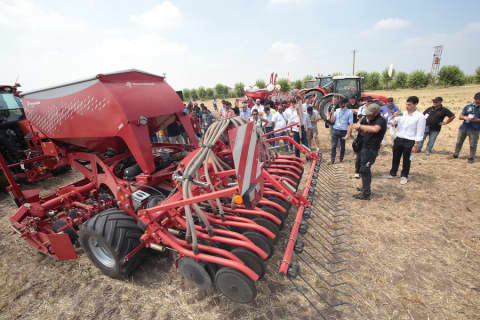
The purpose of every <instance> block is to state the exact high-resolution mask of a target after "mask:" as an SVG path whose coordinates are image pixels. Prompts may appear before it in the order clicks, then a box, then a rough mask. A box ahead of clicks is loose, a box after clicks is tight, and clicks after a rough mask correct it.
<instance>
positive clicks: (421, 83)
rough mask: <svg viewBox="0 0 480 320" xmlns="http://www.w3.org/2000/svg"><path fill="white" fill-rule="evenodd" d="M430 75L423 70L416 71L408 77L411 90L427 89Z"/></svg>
mask: <svg viewBox="0 0 480 320" xmlns="http://www.w3.org/2000/svg"><path fill="white" fill-rule="evenodd" d="M428 78H429V77H428V74H426V73H425V71H423V70H415V71H413V72H412V73H410V74H409V75H408V81H407V85H408V87H409V88H425V87H426V86H427V85H428Z"/></svg>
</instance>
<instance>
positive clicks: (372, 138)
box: [352, 103, 387, 200]
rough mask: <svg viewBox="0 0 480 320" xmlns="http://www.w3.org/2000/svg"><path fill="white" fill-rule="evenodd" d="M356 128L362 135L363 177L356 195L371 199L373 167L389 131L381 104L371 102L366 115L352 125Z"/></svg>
mask: <svg viewBox="0 0 480 320" xmlns="http://www.w3.org/2000/svg"><path fill="white" fill-rule="evenodd" d="M352 128H353V129H354V130H357V131H358V134H359V135H361V136H362V139H361V146H359V148H360V151H359V157H360V169H359V173H360V175H361V177H362V188H361V189H360V191H361V192H360V193H359V194H356V195H354V196H353V197H354V198H355V199H359V200H370V196H371V194H372V192H371V187H370V186H371V184H372V171H371V167H372V165H373V164H374V163H375V159H376V158H377V156H378V150H379V149H380V144H381V142H382V140H383V137H384V136H385V131H387V121H385V119H384V118H383V117H382V116H381V115H380V106H379V105H378V104H376V103H372V104H369V105H368V107H367V109H366V111H365V117H364V118H363V119H362V120H360V121H358V122H357V123H354V124H353V125H352Z"/></svg>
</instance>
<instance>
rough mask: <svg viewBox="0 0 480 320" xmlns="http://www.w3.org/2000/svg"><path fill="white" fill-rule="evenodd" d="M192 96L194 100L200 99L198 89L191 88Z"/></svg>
mask: <svg viewBox="0 0 480 320" xmlns="http://www.w3.org/2000/svg"><path fill="white" fill-rule="evenodd" d="M190 97H191V98H192V100H198V91H197V89H191V90H190Z"/></svg>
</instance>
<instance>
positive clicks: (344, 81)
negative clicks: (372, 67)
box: [303, 76, 387, 119]
mask: <svg viewBox="0 0 480 320" xmlns="http://www.w3.org/2000/svg"><path fill="white" fill-rule="evenodd" d="M327 78H328V77H327ZM325 81H328V80H325ZM362 82H363V78H362V77H358V76H335V77H332V78H331V82H328V83H327V84H326V85H325V86H324V87H320V88H312V89H306V90H305V91H304V92H303V96H304V97H305V98H309V97H315V100H316V101H317V102H318V103H319V112H320V116H321V117H322V118H323V119H327V117H328V110H329V108H330V106H331V105H332V98H333V96H335V95H339V96H342V97H345V98H352V97H354V98H355V99H357V101H360V100H361V99H362V98H366V97H371V98H372V99H373V101H375V102H378V103H380V104H382V105H383V104H385V103H387V97H385V96H382V95H378V94H373V93H365V92H363V89H362Z"/></svg>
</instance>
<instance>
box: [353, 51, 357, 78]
mask: <svg viewBox="0 0 480 320" xmlns="http://www.w3.org/2000/svg"><path fill="white" fill-rule="evenodd" d="M356 53H357V50H355V49H353V68H352V76H354V75H355V54H356Z"/></svg>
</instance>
